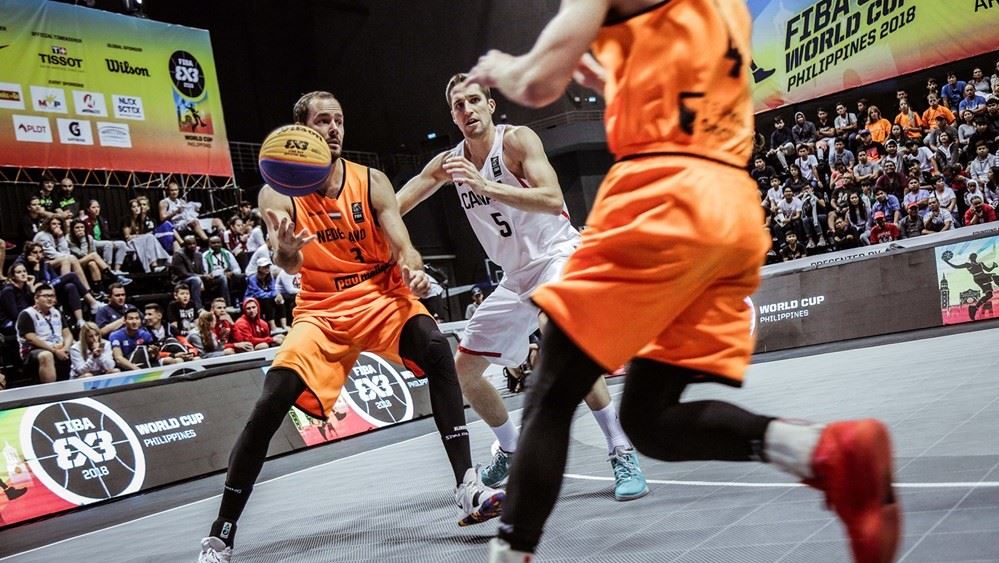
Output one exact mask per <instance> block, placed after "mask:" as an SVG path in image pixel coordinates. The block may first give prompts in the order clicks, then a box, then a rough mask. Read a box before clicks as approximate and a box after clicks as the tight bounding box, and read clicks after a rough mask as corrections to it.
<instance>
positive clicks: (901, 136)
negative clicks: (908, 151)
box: [884, 123, 906, 149]
mask: <svg viewBox="0 0 999 563" xmlns="http://www.w3.org/2000/svg"><path fill="white" fill-rule="evenodd" d="M905 141H906V137H905V132H904V131H903V129H902V126H901V125H899V124H898V123H893V124H892V126H891V132H890V133H888V138H887V139H885V142H884V145H885V149H887V148H888V143H891V142H894V143H895V145H896V146H898V145H901V144H902V143H904V142H905Z"/></svg>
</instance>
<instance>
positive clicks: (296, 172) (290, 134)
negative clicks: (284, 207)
mask: <svg viewBox="0 0 999 563" xmlns="http://www.w3.org/2000/svg"><path fill="white" fill-rule="evenodd" d="M258 162H259V165H260V175H261V176H263V178H264V181H265V182H267V184H268V185H270V187H272V188H274V189H275V190H277V191H278V192H280V193H282V194H285V195H289V196H292V197H296V196H303V195H308V194H311V193H312V192H314V191H316V190H317V189H318V188H319V187H320V186H322V185H323V182H325V181H326V178H327V177H328V176H329V175H330V171H332V170H333V155H332V154H331V153H330V148H329V146H328V145H327V144H326V140H325V139H323V137H322V135H320V134H319V133H316V132H315V131H313V130H312V129H310V128H308V127H306V126H304V125H285V126H284V127H279V128H277V129H275V130H274V131H272V132H271V134H270V135H267V138H266V139H264V143H263V144H262V145H261V146H260V158H259V160H258Z"/></svg>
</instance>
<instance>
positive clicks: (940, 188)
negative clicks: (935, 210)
mask: <svg viewBox="0 0 999 563" xmlns="http://www.w3.org/2000/svg"><path fill="white" fill-rule="evenodd" d="M930 195H932V196H933V197H934V198H936V200H937V203H939V204H940V208H941V209H945V210H947V211H948V212H949V213H950V214H951V215H953V214H954V212H955V211H957V195H956V194H955V193H954V190H953V189H951V188H950V187H949V186H948V185H947V183H946V181H945V180H944V177H943V176H939V177H937V178H935V179H934V180H933V193H932V194H930Z"/></svg>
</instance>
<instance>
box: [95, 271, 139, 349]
mask: <svg viewBox="0 0 999 563" xmlns="http://www.w3.org/2000/svg"><path fill="white" fill-rule="evenodd" d="M108 293H109V295H108V304H107V305H104V306H103V307H101V308H100V309H98V310H97V315H96V319H95V321H96V323H97V326H98V327H99V328H100V329H101V336H104V337H108V336H110V334H111V333H112V332H114V331H116V330H119V329H120V328H122V327H123V326H125V313H127V312H128V310H129V309H130V308H131V306H130V305H126V304H125V299H126V295H125V287H124V286H123V285H121V284H120V283H115V284H111V287H109V288H108Z"/></svg>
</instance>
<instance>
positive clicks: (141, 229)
mask: <svg viewBox="0 0 999 563" xmlns="http://www.w3.org/2000/svg"><path fill="white" fill-rule="evenodd" d="M128 206H129V210H130V216H129V219H128V221H127V222H126V223H125V225H124V226H122V228H121V231H122V234H123V235H124V237H125V241H126V242H128V244H129V246H130V247H131V249H132V250H133V251H134V252H135V257H136V259H137V260H138V261H139V263H140V264H142V269H143V270H144V271H146V272H147V273H148V272H152V271H160V270H161V269H162V265H163V264H164V263H165V262H166V260H168V259H169V258H170V255H169V254H167V252H166V250H164V249H163V246H162V245H160V242H159V240H157V238H156V235H155V234H154V232H153V231H155V230H156V224H155V223H154V222H153V220H152V219H150V218H149V216H148V215H147V212H144V211H143V210H142V202H141V201H140V200H139V199H138V198H136V199H133V200H131V201H129V202H128Z"/></svg>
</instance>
